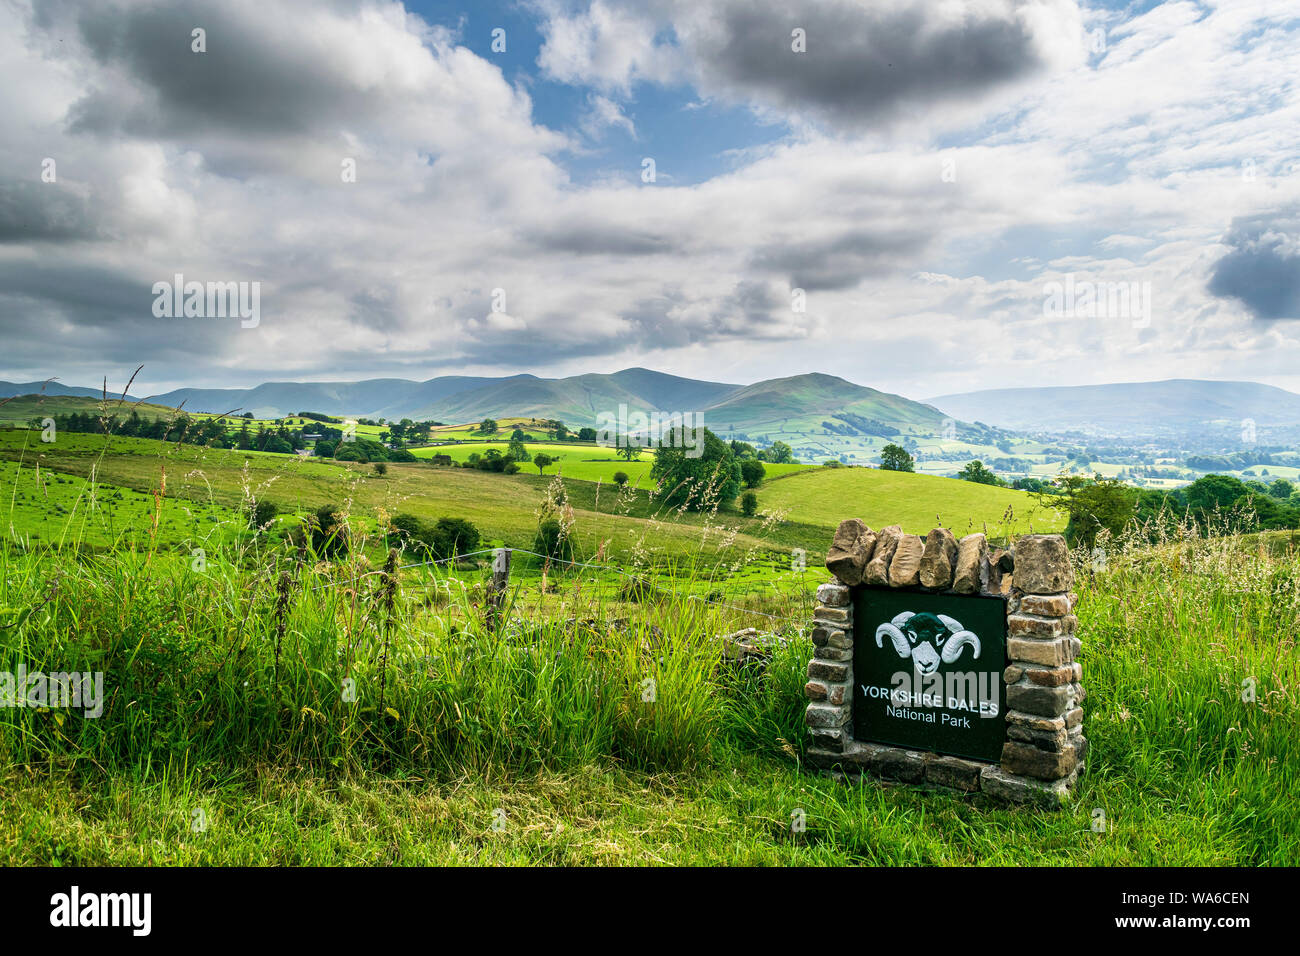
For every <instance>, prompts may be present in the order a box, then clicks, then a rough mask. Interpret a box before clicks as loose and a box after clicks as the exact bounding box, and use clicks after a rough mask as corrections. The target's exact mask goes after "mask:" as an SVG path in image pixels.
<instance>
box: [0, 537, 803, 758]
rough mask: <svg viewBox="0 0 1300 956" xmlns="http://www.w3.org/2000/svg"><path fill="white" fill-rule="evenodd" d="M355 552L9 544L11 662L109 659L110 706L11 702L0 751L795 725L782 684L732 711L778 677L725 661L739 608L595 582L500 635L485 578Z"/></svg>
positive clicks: (411, 745)
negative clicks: (613, 591) (616, 595)
mask: <svg viewBox="0 0 1300 956" xmlns="http://www.w3.org/2000/svg"><path fill="white" fill-rule="evenodd" d="M364 567H365V564H364V562H363V561H356V562H353V563H352V564H349V565H345V566H343V567H339V568H329V569H326V570H317V569H316V568H315V567H314V566H313V565H311V564H307V565H299V564H295V563H293V562H291V561H288V560H287V559H282V560H281V561H280V562H279V563H277V564H274V565H268V566H265V567H262V568H256V567H255V568H251V569H250V568H247V567H244V566H243V564H242V562H240V561H237V560H224V559H223V556H222V555H221V554H210V555H208V556H207V560H206V569H205V570H204V571H202V572H199V571H196V570H194V568H193V565H192V562H191V561H190V560H189V559H188V558H182V557H180V556H178V555H170V554H165V553H157V554H154V553H144V554H141V553H134V552H119V553H115V554H111V555H107V556H103V555H101V556H92V557H88V558H84V559H81V560H77V561H72V562H69V561H67V560H66V559H65V558H63V557H62V556H61V555H60V554H59V553H58V552H54V551H47V552H28V553H25V554H21V555H10V556H9V557H7V558H5V559H3V566H2V570H3V584H2V590H0V604H4V605H5V606H7V607H9V608H11V609H13V610H14V620H15V621H16V620H17V615H18V614H19V613H20V612H21V613H24V614H26V615H27V616H26V619H25V621H23V622H22V623H21V624H16V623H11V625H10V626H9V627H8V628H7V629H6V630H5V632H4V641H3V645H2V646H0V670H9V671H11V672H12V671H16V670H17V668H18V665H19V664H20V663H22V664H24V665H25V666H26V669H27V670H28V672H33V671H46V672H53V671H102V672H103V673H104V675H105V677H104V685H105V698H106V700H105V703H104V711H103V714H102V716H101V717H99V718H98V719H90V718H83V717H82V716H81V715H79V714H75V713H74V714H65V713H61V712H58V711H44V710H35V709H30V708H15V709H7V710H5V711H3V712H0V757H2V758H3V759H4V760H5V761H6V762H8V763H11V764H20V765H25V766H31V767H38V766H39V767H46V768H49V769H51V770H54V769H81V770H88V769H89V768H91V767H93V768H95V769H96V770H99V771H104V770H115V769H117V770H127V771H129V772H131V773H135V774H147V773H150V772H152V771H154V770H155V769H157V768H161V767H165V766H169V765H173V764H178V763H180V764H184V765H188V766H209V765H210V766H213V767H222V766H224V767H230V766H237V765H245V764H248V763H250V762H256V761H272V762H276V763H280V764H286V763H287V764H298V765H309V766H312V767H317V768H331V767H332V768H340V769H346V770H367V769H385V770H387V769H393V768H395V767H418V768H420V769H422V770H423V771H425V772H434V773H438V772H446V773H448V774H459V773H463V772H465V771H466V770H467V769H468V770H474V771H476V772H482V773H489V772H491V771H493V770H494V769H513V770H533V769H555V768H559V767H565V766H574V765H581V764H584V763H588V762H592V761H601V760H613V761H617V762H619V763H621V764H625V765H628V766H633V767H641V768H679V767H688V766H691V765H695V764H698V763H700V762H702V761H708V760H710V759H712V758H713V757H714V756H716V750H717V748H718V747H719V746H726V745H727V744H728V742H729V741H732V740H734V739H736V732H737V731H739V732H741V733H742V734H743V735H744V736H745V737H746V739H750V738H752V737H753V735H754V733H755V730H754V728H755V726H756V725H758V724H760V723H761V722H762V721H763V720H766V721H767V722H766V723H765V724H762V726H763V728H764V730H763V731H762V732H764V733H768V734H771V735H775V736H781V737H782V739H783V740H787V741H788V740H797V734H796V731H797V728H798V723H797V718H798V716H799V715H798V714H796V713H795V708H794V707H793V704H792V700H793V698H792V697H791V695H789V694H786V695H785V696H784V698H783V697H782V695H775V696H774V697H773V698H772V710H771V713H765V712H758V713H755V711H754V705H753V704H752V703H749V704H747V705H746V710H745V711H744V716H743V717H741V716H739V712H736V711H732V710H729V709H728V707H727V706H726V701H727V700H728V699H729V697H731V696H733V695H732V691H735V692H739V691H740V689H741V685H742V684H743V685H744V687H745V688H750V687H751V686H752V684H753V682H754V681H755V680H759V681H765V680H766V679H767V678H766V677H765V676H759V677H756V676H755V675H753V674H749V673H746V674H743V675H742V674H740V673H738V672H735V671H734V670H733V669H731V668H730V667H729V666H728V665H724V664H723V663H722V662H721V656H720V645H719V644H718V642H717V641H715V640H713V639H712V635H714V634H716V633H719V632H720V631H725V630H726V629H729V628H731V627H733V626H735V622H734V621H728V620H725V619H724V615H731V616H733V617H734V616H735V615H736V614H737V613H740V612H722V613H721V614H720V613H719V611H718V609H716V608H713V607H710V606H709V605H707V604H704V603H702V602H699V601H695V600H691V599H689V598H688V597H687V596H685V595H682V594H673V593H662V594H660V595H659V596H658V597H657V599H656V600H653V601H650V602H647V603H644V604H639V605H635V606H633V607H632V612H633V613H631V614H630V615H629V613H628V607H627V606H626V605H623V606H620V607H619V608H618V609H615V608H614V606H613V605H612V604H610V603H609V601H608V600H607V599H606V598H605V597H602V596H601V595H600V594H599V593H594V594H593V593H591V592H578V593H579V594H580V596H579V597H575V598H573V599H571V600H566V596H565V594H563V593H561V594H560V595H559V598H558V600H557V601H553V602H551V603H550V604H548V605H547V606H545V607H544V608H536V607H535V608H533V609H532V613H521V612H524V611H527V610H528V608H526V607H525V606H524V605H523V603H517V604H516V603H512V605H511V606H510V607H508V608H507V612H506V614H505V615H504V623H503V624H502V625H501V626H500V627H499V628H497V629H495V630H490V629H488V627H487V626H486V625H485V624H484V615H483V608H482V606H481V605H482V596H481V595H482V592H481V589H479V588H475V587H468V586H465V584H464V582H463V581H462V580H458V579H454V578H449V577H441V578H429V579H424V580H417V579H414V576H412V579H410V580H408V581H406V582H405V583H406V585H407V586H405V587H402V586H395V587H393V588H392V589H391V590H390V589H389V584H388V582H389V581H390V580H395V579H396V577H397V576H396V575H394V576H393V578H391V579H390V577H389V575H387V574H385V573H374V572H366V571H364V570H363V569H364ZM399 573H400V572H399ZM431 589H432V590H437V591H438V592H440V596H439V597H436V598H434V599H433V600H430V596H429V594H428V593H427V592H428V591H430V590H431ZM795 656H797V655H793V654H790V653H787V654H786V656H785V658H784V660H785V663H786V665H787V666H786V671H787V672H788V673H786V675H785V688H786V690H790V688H791V686H792V684H793V678H792V677H791V676H790V675H791V674H793V673H794V670H793V669H794V667H795V665H796V663H797V661H795ZM799 666H801V664H800V665H799ZM746 696H748V694H746ZM778 713H779V714H780V715H781V718H780V719H773V717H772V714H778Z"/></svg>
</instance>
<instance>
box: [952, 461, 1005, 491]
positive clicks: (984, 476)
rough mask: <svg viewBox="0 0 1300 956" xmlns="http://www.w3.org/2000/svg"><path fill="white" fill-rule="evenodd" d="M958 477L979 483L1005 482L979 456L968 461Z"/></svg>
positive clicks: (996, 483) (993, 483)
mask: <svg viewBox="0 0 1300 956" xmlns="http://www.w3.org/2000/svg"><path fill="white" fill-rule="evenodd" d="M957 477H958V478H960V479H961V480H962V481H973V482H975V483H976V484H977V485H1000V484H1002V483H1003V482H1002V479H1000V478H999V477H998V476H997V475H995V474H994V473H993V472H992V471H990V470H989V469H988V468H986V467H984V462H982V461H980V460H979V459H978V458H977V459H975V460H974V461H971V462H967V463H966V467H965V468H963V469H962V470H961V471H959V472H957Z"/></svg>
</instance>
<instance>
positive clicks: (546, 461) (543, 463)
mask: <svg viewBox="0 0 1300 956" xmlns="http://www.w3.org/2000/svg"><path fill="white" fill-rule="evenodd" d="M533 464H534V465H536V466H537V473H538V474H539V475H540V474H542V473H543V472H544V471H546V468H547V466H549V465H553V464H555V459H554V458H552V457H551V456H550V455H544V454H542V453H541V452H538V453H537V454H536V455H534V456H533Z"/></svg>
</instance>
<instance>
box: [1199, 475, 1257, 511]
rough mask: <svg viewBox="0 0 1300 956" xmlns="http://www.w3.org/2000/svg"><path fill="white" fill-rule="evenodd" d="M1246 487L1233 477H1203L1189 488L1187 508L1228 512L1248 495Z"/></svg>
mask: <svg viewBox="0 0 1300 956" xmlns="http://www.w3.org/2000/svg"><path fill="white" fill-rule="evenodd" d="M1246 491H1247V489H1246V486H1245V484H1243V483H1242V481H1241V479H1240V478H1236V477H1234V476H1232V475H1202V476H1201V477H1200V478H1197V479H1196V480H1195V481H1194V482H1192V483H1191V484H1190V485H1188V486H1187V489H1186V494H1187V506H1188V507H1189V508H1191V509H1192V510H1193V511H1199V512H1202V513H1204V512H1209V511H1213V510H1215V509H1216V508H1218V509H1220V510H1224V511H1226V510H1227V509H1228V508H1231V507H1232V505H1233V503H1234V502H1235V501H1236V500H1237V499H1238V498H1241V497H1242V496H1243V495H1245V494H1246Z"/></svg>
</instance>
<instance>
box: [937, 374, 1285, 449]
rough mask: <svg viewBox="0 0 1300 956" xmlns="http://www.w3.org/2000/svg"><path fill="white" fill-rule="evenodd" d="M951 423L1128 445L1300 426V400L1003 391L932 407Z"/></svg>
mask: <svg viewBox="0 0 1300 956" xmlns="http://www.w3.org/2000/svg"><path fill="white" fill-rule="evenodd" d="M928 401H929V402H930V403H931V404H933V405H935V406H937V407H939V408H942V409H943V410H944V411H946V412H948V413H949V414H950V415H952V416H953V417H954V418H960V419H963V420H966V421H979V422H983V423H984V424H986V425H995V426H998V427H1000V428H1007V429H1010V430H1013V431H1019V432H1029V433H1047V434H1059V433H1062V432H1071V431H1077V432H1083V433H1085V434H1090V435H1110V436H1114V437H1121V438H1126V439H1136V438H1142V437H1151V438H1158V437H1169V436H1182V435H1189V434H1196V433H1198V432H1204V431H1207V430H1212V431H1217V430H1220V429H1225V430H1228V431H1235V430H1238V429H1240V428H1241V426H1242V423H1244V422H1253V423H1255V424H1256V425H1259V426H1261V427H1271V426H1295V425H1297V424H1300V395H1297V394H1295V393H1294V392H1288V391H1286V390H1285V389H1281V388H1275V387H1274V386H1272V385H1261V384H1259V383H1258V382H1214V381H1203V380H1200V379H1169V380H1167V381H1163V382H1123V383H1115V384H1111V385H1066V386H1054V387H1049V388H999V389H988V390H984V391H978V392H964V393H961V394H956V395H939V396H936V397H935V398H931V399H929V400H928Z"/></svg>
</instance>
